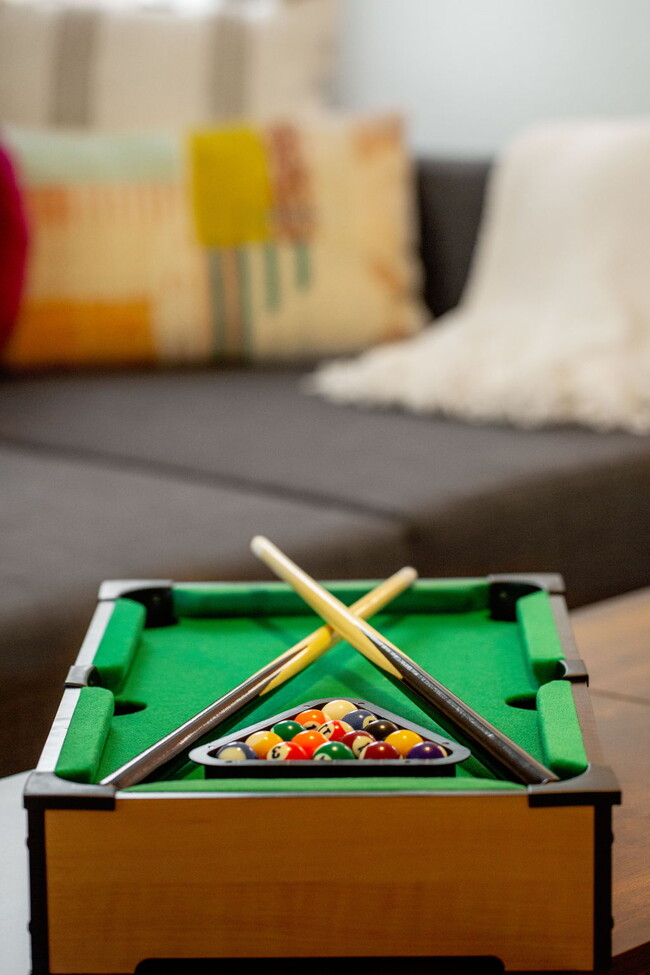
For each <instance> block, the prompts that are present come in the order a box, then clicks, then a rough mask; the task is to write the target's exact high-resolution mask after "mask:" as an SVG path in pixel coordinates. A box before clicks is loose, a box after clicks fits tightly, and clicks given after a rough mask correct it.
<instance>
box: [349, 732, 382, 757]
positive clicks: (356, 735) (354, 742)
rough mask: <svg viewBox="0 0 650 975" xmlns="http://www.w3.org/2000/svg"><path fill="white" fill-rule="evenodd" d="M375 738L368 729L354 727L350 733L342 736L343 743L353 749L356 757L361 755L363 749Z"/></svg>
mask: <svg viewBox="0 0 650 975" xmlns="http://www.w3.org/2000/svg"><path fill="white" fill-rule="evenodd" d="M374 740H375V739H374V738H373V737H372V735H369V734H368V732H367V731H362V730H361V729H359V728H354V729H353V730H352V731H348V733H347V734H346V735H343V737H342V738H341V741H342V742H343V744H344V745H347V746H348V748H351V749H352V751H353V752H354V755H355V757H356V758H358V757H359V753H360V752H361V750H362V749H363V748H365V746H366V745H369V744H370V742H371V741H374Z"/></svg>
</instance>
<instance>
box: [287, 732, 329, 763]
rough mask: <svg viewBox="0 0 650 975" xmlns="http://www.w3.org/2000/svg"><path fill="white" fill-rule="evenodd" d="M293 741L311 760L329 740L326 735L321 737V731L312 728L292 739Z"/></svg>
mask: <svg viewBox="0 0 650 975" xmlns="http://www.w3.org/2000/svg"><path fill="white" fill-rule="evenodd" d="M292 741H294V742H295V743H296V745H299V746H300V748H302V749H303V750H304V751H305V752H307V757H308V758H311V757H312V755H313V754H314V752H315V751H316V749H317V748H320V746H321V745H324V744H325V742H326V741H327V738H326V737H325V735H321V733H320V731H316V729H315V728H310V729H309V730H302V731H300V732H299V733H298V734H297V735H296V736H295V737H294V738H292Z"/></svg>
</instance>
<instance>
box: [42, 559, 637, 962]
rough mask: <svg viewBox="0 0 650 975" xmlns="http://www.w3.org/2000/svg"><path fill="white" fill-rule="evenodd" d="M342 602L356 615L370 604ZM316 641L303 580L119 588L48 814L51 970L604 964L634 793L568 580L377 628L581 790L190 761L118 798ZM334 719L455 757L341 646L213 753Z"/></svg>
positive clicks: (382, 621) (419, 716) (469, 582)
mask: <svg viewBox="0 0 650 975" xmlns="http://www.w3.org/2000/svg"><path fill="white" fill-rule="evenodd" d="M325 585H326V587H327V588H329V589H330V590H331V592H333V593H334V594H335V595H336V596H337V597H338V598H340V599H341V600H342V601H343V602H345V603H347V604H351V603H352V602H354V601H355V600H356V599H358V598H359V597H360V596H361V595H362V594H363V593H365V592H366V591H367V590H368V589H369V588H370V587H371V586H372V585H373V583H370V582H359V581H354V582H349V581H348V582H340V583H325ZM319 622H320V621H319V620H318V618H317V617H316V616H315V615H314V614H313V613H312V611H311V610H310V609H309V608H308V607H307V606H306V605H305V604H304V603H303V602H302V600H301V599H300V598H299V597H298V596H297V595H296V594H295V593H293V591H292V590H291V589H290V588H289V587H288V586H286V585H285V584H283V583H259V584H245V583H214V584H207V583H206V584H172V583H167V582H160V581H153V582H145V581H142V582H140V581H135V582H111V583H105V584H104V585H103V586H102V588H101V590H100V598H99V602H98V606H97V609H96V612H95V615H94V617H93V620H92V622H91V625H90V627H89V631H88V634H87V637H86V639H85V641H84V643H83V645H82V647H81V650H80V652H79V655H78V657H77V660H76V662H75V664H74V665H73V666H72V667H71V669H70V672H69V675H68V680H67V682H66V688H65V690H64V695H63V699H62V703H61V706H60V709H59V712H58V714H57V716H56V719H55V721H54V724H53V727H52V731H51V733H50V736H49V738H48V740H47V742H46V745H45V748H44V751H43V754H42V757H41V760H40V762H39V764H38V766H37V769H36V771H35V772H34V773H33V774H32V776H31V778H30V780H29V782H28V785H27V788H26V793H25V804H26V806H27V809H28V812H29V844H30V870H31V888H32V893H31V900H32V922H31V932H32V949H33V964H34V968H33V971H34V975H49V973H56V975H75V973H87V975H88V973H110V975H115V973H130V972H133V971H134V970H135V968H136V966H137V965H138V963H139V962H141V961H142V960H144V959H149V958H183V959H202V958H254V957H258V958H271V957H274V958H281V957H326V956H342V957H351V956H354V957H370V956H382V957H383V956H481V957H485V956H490V957H497V958H499V959H501V961H502V962H503V964H504V966H505V967H506V969H510V970H520V971H525V970H529V971H532V970H535V971H539V970H548V971H553V970H555V971H559V970H566V969H571V970H578V971H579V970H582V971H590V970H592V968H593V967H599V966H606V965H607V963H608V961H609V956H610V928H611V917H610V914H611V905H610V897H611V895H610V887H611V870H610V862H611V806H612V804H613V803H616V802H618V801H620V794H619V791H618V787H617V784H616V781H615V779H614V777H613V775H612V774H611V772H610V771H609V769H607V768H605V767H603V766H602V764H601V760H600V752H599V746H598V742H597V741H596V738H595V732H594V728H593V721H592V717H591V709H590V701H589V695H588V689H587V680H588V678H587V674H586V672H585V669H584V666H583V665H582V662H581V661H580V660H579V658H578V655H577V651H576V650H575V646H574V644H573V640H572V637H571V632H570V627H569V624H568V619H567V614H566V608H565V603H564V599H563V596H562V581H561V579H560V578H559V577H557V576H553V575H530V576H512V577H505V576H494V577H488V578H485V579H446V580H445V579H437V580H436V579H425V580H419V581H417V582H416V583H415V584H414V585H413V586H412V587H411V588H410V589H409V590H408V591H407V592H404V593H403V594H401V595H400V596H398V597H397V598H396V599H395V600H394V602H392V603H391V604H390V605H389V606H387V607H386V608H385V609H384V610H382V611H381V612H380V613H378V614H377V615H375V616H374V617H373V620H372V622H373V625H374V626H375V627H376V628H377V629H378V630H379V631H381V632H382V633H383V634H385V636H386V637H388V638H389V639H390V640H391V641H392V642H393V643H394V644H396V645H397V646H398V647H400V648H401V649H402V650H404V651H405V652H406V653H408V654H409V655H410V656H411V657H412V658H414V659H415V660H416V661H417V662H418V663H419V664H420V665H422V666H423V667H424V668H425V669H426V670H428V671H429V672H430V673H431V674H433V675H435V676H436V677H437V678H438V680H440V681H441V682H442V683H443V684H445V685H446V686H447V687H448V688H449V689H450V690H452V691H453V692H454V693H456V694H457V695H458V696H460V697H462V698H463V699H464V700H465V701H466V702H467V703H468V704H469V705H470V706H471V707H473V708H474V709H475V710H476V711H478V712H479V713H480V714H481V715H483V716H484V717H485V718H487V719H488V720H489V721H490V722H491V723H492V724H494V725H496V727H497V728H499V729H500V730H501V731H503V732H505V733H506V734H507V735H508V736H510V737H511V738H512V739H514V740H515V741H516V742H517V743H519V744H520V745H522V746H523V747H525V748H526V750H527V751H529V752H530V753H531V754H532V755H533V756H534V757H535V758H537V759H539V760H540V761H542V762H544V763H545V764H546V765H547V766H548V767H549V768H550V769H552V770H553V772H555V774H556V775H557V776H558V777H559V781H558V782H550V783H546V784H543V785H534V786H527V787H526V786H523V785H520V784H518V783H517V782H515V781H510V780H506V779H504V778H502V777H498V776H497V775H495V774H494V773H493V772H491V771H490V770H489V769H488V768H486V767H484V766H483V765H482V764H481V762H480V761H479V760H478V758H477V757H476V756H475V755H470V756H469V757H468V758H466V759H465V760H464V761H461V762H459V763H458V764H455V765H453V767H451V769H449V770H447V771H448V773H449V774H444V775H430V774H425V771H424V770H423V772H422V774H418V772H417V769H416V771H415V773H414V774H410V775H408V776H396V775H391V774H390V772H388V773H387V772H386V771H385V770H381V769H379V768H378V769H377V774H376V775H368V774H366V775H363V776H359V777H357V776H355V775H354V774H350V773H349V769H348V770H346V771H347V774H345V775H344V774H341V775H340V776H339V775H337V774H336V769H335V765H336V763H330V764H331V765H332V766H334V768H329V769H328V774H327V775H326V776H322V777H321V776H313V775H310V776H303V775H301V774H300V771H299V770H296V771H295V774H286V769H283V770H282V773H281V774H280V773H278V775H277V776H274V775H270V776H269V775H265V776H263V777H260V776H256V775H255V774H252V773H251V775H250V776H249V777H247V776H246V775H242V774H241V770H240V771H239V774H238V775H237V776H236V777H229V776H228V775H227V774H223V775H221V774H219V775H216V776H210V775H206V769H205V768H204V767H203V766H201V765H199V764H196V763H194V762H192V761H190V760H189V759H188V758H187V756H184V757H183V760H182V761H179V762H178V763H177V765H176V767H175V768H173V769H172V770H171V771H170V770H169V769H167V770H166V771H165V773H164V774H161V775H158V776H156V775H154V776H152V777H151V779H150V780H147V781H145V782H143V783H141V784H139V785H135V786H133V787H131V788H129V789H124V790H119V791H116V790H115V789H114V788H110V787H107V786H102V785H100V784H98V783H100V781H101V779H102V778H103V777H105V776H106V775H107V774H109V773H110V772H111V771H113V770H114V769H116V768H118V767H119V766H120V765H122V764H123V763H124V762H126V761H128V760H129V759H130V758H132V757H133V756H135V755H136V754H138V753H139V752H140V751H142V749H144V748H146V747H148V746H149V745H150V744H152V743H153V742H155V741H157V740H158V739H159V738H161V737H162V736H164V735H166V734H167V733H168V732H170V731H171V730H172V729H174V728H175V727H176V726H178V725H179V724H181V723H182V722H183V721H185V720H187V718H189V717H191V716H192V715H193V714H195V713H197V712H198V711H200V710H201V709H202V708H204V707H206V706H207V705H208V704H209V703H210V702H211V701H213V700H214V699H216V698H217V697H219V696H220V695H222V694H223V693H225V692H226V691H227V690H229V689H230V688H232V687H234V686H236V685H237V684H239V683H240V682H241V681H243V680H244V679H245V678H246V677H248V676H249V675H250V674H251V673H253V672H255V671H256V670H258V669H259V668H261V667H262V666H264V664H266V663H267V662H268V661H269V660H271V659H273V658H274V657H276V656H278V654H280V653H281V652H282V651H283V650H285V649H286V648H288V647H289V646H291V645H293V644H294V643H296V642H297V641H298V640H299V639H300V638H302V637H304V636H305V635H306V634H308V633H310V632H311V631H312V630H314V629H315V628H316V627H317V626H318V625H319ZM318 698H350V699H363V700H364V701H367V702H369V704H371V705H372V704H374V705H375V706H376V707H377V708H378V709H379V710H385V711H389V712H392V713H394V714H396V715H400V716H401V717H402V718H403V719H404V721H405V722H407V723H408V722H410V723H416V724H417V725H418V726H420V727H423V728H425V729H428V730H429V731H430V733H431V735H432V736H436V735H438V736H444V737H449V738H451V739H452V745H453V744H454V742H453V735H451V734H449V731H448V730H445V729H444V728H442V727H440V726H439V725H438V724H437V722H436V715H435V714H434V713H433V712H432V711H431V709H430V708H428V707H427V706H426V705H424V704H423V703H422V702H421V701H420V700H419V699H418V698H417V697H416V696H415V695H413V694H412V693H410V692H408V693H405V690H404V688H403V687H401V686H400V685H399V682H396V681H394V680H393V679H391V678H390V677H389V676H387V675H386V674H384V673H382V672H380V671H379V670H378V669H377V668H375V667H374V666H373V665H372V664H371V663H370V662H369V661H368V660H366V659H365V658H363V657H361V656H360V655H359V654H358V653H357V652H355V651H354V650H353V649H352V648H351V647H350V646H349V645H348V644H347V643H344V642H341V643H339V644H338V645H337V646H336V647H334V648H332V649H331V650H330V651H328V652H327V653H326V654H325V655H324V656H322V657H321V658H320V659H319V660H317V661H315V662H314V663H313V664H312V665H310V666H309V667H308V668H307V669H305V670H303V671H302V672H301V673H299V674H298V675H296V676H295V677H293V678H292V679H291V680H289V681H288V682H287V683H285V684H283V685H282V686H280V687H278V688H277V689H276V690H275V691H273V692H272V693H270V694H268V695H266V696H264V697H261V698H258V699H256V700H255V701H254V702H252V703H251V704H250V705H248V706H247V708H246V709H245V710H244V711H243V712H241V713H238V714H237V715H236V716H235V717H233V718H231V719H230V721H229V723H228V724H224V725H221V726H220V727H219V728H218V729H216V730H215V732H214V734H213V735H212V736H211V737H212V738H214V739H217V738H219V739H221V738H223V737H224V736H228V735H231V736H232V738H233V739H235V738H237V737H238V733H239V732H240V731H241V730H242V729H246V728H247V727H249V726H251V725H256V726H257V725H258V724H259V723H261V722H272V720H273V717H274V716H275V715H278V714H285V713H287V712H291V711H292V710H294V709H295V710H299V709H300V708H301V706H302V705H303V704H304V703H305V702H310V701H313V700H314V699H318ZM205 740H206V741H209V740H211V739H210V736H208V737H207V738H206V739H205ZM278 764H279V763H278ZM283 764H285V765H286V764H288V763H283ZM364 905H365V906H364Z"/></svg>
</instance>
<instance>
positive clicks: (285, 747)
mask: <svg viewBox="0 0 650 975" xmlns="http://www.w3.org/2000/svg"><path fill="white" fill-rule="evenodd" d="M308 758H309V755H308V754H307V752H306V751H305V750H304V748H301V747H300V745H296V743H295V741H279V742H277V744H275V745H272V746H271V747H270V748H269V750H268V752H267V753H266V760H267V762H291V761H293V762H295V761H303V762H304V761H305V760H306V759H308Z"/></svg>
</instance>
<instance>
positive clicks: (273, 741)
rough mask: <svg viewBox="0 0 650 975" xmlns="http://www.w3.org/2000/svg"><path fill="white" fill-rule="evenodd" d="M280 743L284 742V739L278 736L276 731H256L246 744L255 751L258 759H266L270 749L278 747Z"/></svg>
mask: <svg viewBox="0 0 650 975" xmlns="http://www.w3.org/2000/svg"><path fill="white" fill-rule="evenodd" d="M279 741H282V738H280V736H279V735H276V734H275V732H274V731H254V732H253V734H252V735H249V736H248V738H247V739H246V744H247V745H249V746H250V747H251V748H252V749H253V751H254V752H255V754H256V755H257V757H258V758H266V753H267V752H268V751H269V749H271V748H273V746H274V745H277V744H278V742H279Z"/></svg>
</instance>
